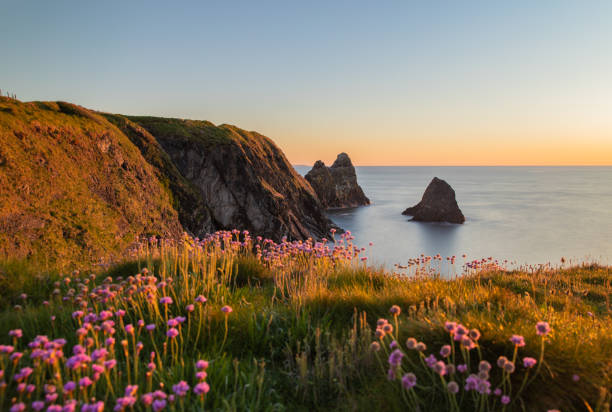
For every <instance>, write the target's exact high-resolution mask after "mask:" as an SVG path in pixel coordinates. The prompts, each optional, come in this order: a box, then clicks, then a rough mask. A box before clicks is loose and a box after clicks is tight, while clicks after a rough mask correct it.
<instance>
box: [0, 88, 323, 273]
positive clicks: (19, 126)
mask: <svg viewBox="0 0 612 412" xmlns="http://www.w3.org/2000/svg"><path fill="white" fill-rule="evenodd" d="M332 227H333V224H332V223H331V221H330V220H329V219H327V218H326V217H325V215H324V214H323V209H322V207H321V205H320V203H319V200H318V198H317V196H316V194H315V193H314V191H313V190H312V188H311V187H310V184H309V183H308V182H307V181H306V180H305V179H304V178H302V177H301V176H299V175H298V174H297V172H295V170H294V169H293V167H292V166H291V165H290V164H289V162H288V161H287V159H286V158H285V156H284V154H283V153H282V151H281V150H280V149H279V148H278V147H277V146H276V145H275V144H274V143H273V142H272V141H271V140H270V139H269V138H267V137H265V136H262V135H260V134H258V133H255V132H247V131H245V130H242V129H240V128H237V127H235V126H229V125H222V126H215V125H213V124H212V123H210V122H206V121H193V120H182V119H165V118H155V117H126V116H122V115H112V114H105V113H97V112H93V111H90V110H87V109H85V108H83V107H80V106H76V105H73V104H70V103H65V102H30V103H22V102H19V101H18V100H15V99H9V98H1V100H0V259H6V258H9V259H24V258H25V259H28V260H32V261H36V262H38V263H41V264H43V266H51V267H63V266H65V265H68V264H70V265H76V264H77V263H84V262H89V263H94V262H98V261H99V260H100V259H105V260H107V261H108V260H116V259H118V258H119V257H121V256H122V255H124V254H125V253H126V252H127V251H128V249H129V246H130V245H131V244H132V243H133V242H135V241H136V240H137V239H138V238H140V237H143V236H160V237H164V238H178V237H180V236H181V235H182V233H183V231H186V232H188V233H190V234H192V235H194V236H198V237H203V236H205V235H206V234H207V233H211V232H213V231H215V230H219V229H234V228H237V229H241V230H248V231H250V232H251V233H253V234H256V235H261V236H265V237H268V238H271V239H275V240H281V238H282V237H284V236H286V237H287V238H288V239H301V240H305V239H307V238H309V237H314V238H322V237H325V236H327V235H328V234H329V230H330V229H331V228H332Z"/></svg>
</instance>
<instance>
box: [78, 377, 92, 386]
mask: <svg viewBox="0 0 612 412" xmlns="http://www.w3.org/2000/svg"><path fill="white" fill-rule="evenodd" d="M92 384H93V381H92V380H91V379H90V378H89V377H88V376H85V377H83V378H81V379H80V380H79V386H80V387H81V388H86V387H88V386H91V385H92Z"/></svg>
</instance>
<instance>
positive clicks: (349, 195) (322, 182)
mask: <svg viewBox="0 0 612 412" xmlns="http://www.w3.org/2000/svg"><path fill="white" fill-rule="evenodd" d="M305 177H306V180H308V182H309V183H310V185H311V186H312V188H313V189H314V190H315V192H316V193H317V196H318V198H319V200H320V201H321V204H322V205H323V207H325V208H326V209H338V208H346V207H357V206H364V205H369V204H370V199H368V198H367V197H366V195H365V194H364V193H363V190H362V189H361V187H360V186H359V184H357V175H356V173H355V167H354V166H353V163H352V162H351V159H350V158H349V156H348V155H347V154H346V153H340V154H339V155H338V157H337V158H336V161H335V162H334V164H333V165H331V167H327V166H325V163H323V162H322V161H320V160H317V162H316V163H315V164H314V166H313V167H312V169H311V170H310V172H308V173H307V174H306V176H305Z"/></svg>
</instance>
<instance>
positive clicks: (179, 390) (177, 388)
mask: <svg viewBox="0 0 612 412" xmlns="http://www.w3.org/2000/svg"><path fill="white" fill-rule="evenodd" d="M172 391H173V392H174V393H175V394H177V395H178V396H181V397H183V396H185V395H187V392H188V391H189V385H188V384H187V382H185V381H180V382H179V383H177V384H176V385H173V386H172Z"/></svg>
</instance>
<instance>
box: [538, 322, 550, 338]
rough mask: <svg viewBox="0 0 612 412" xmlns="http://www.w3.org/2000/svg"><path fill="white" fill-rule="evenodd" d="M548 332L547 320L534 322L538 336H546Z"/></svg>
mask: <svg viewBox="0 0 612 412" xmlns="http://www.w3.org/2000/svg"><path fill="white" fill-rule="evenodd" d="M548 332H550V326H549V325H548V322H538V323H537V324H536V333H537V334H538V335H540V336H546V335H548Z"/></svg>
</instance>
